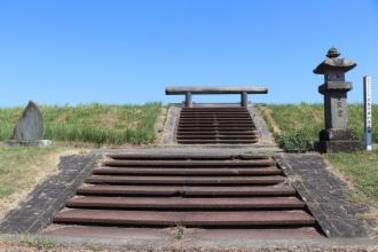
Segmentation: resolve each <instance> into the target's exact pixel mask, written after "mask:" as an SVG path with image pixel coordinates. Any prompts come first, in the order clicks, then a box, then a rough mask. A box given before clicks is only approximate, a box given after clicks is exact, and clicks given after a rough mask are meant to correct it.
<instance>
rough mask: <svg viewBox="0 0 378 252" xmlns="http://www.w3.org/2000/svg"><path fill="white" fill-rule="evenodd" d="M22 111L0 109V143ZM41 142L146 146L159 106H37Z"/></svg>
mask: <svg viewBox="0 0 378 252" xmlns="http://www.w3.org/2000/svg"><path fill="white" fill-rule="evenodd" d="M22 110H23V108H2V109H0V140H7V139H10V138H11V136H12V133H13V128H14V125H15V122H16V121H17V119H18V117H19V116H20V115H21V114H22ZM41 110H42V113H43V117H44V126H45V138H47V139H51V140H56V141H79V142H90V143H96V144H124V143H133V144H140V143H150V142H152V141H153V140H154V126H155V122H156V119H157V117H158V115H159V113H160V110H161V105H160V103H148V104H145V105H103V104H97V103H95V104H90V105H79V106H76V107H72V106H41Z"/></svg>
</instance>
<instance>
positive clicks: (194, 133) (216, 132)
mask: <svg viewBox="0 0 378 252" xmlns="http://www.w3.org/2000/svg"><path fill="white" fill-rule="evenodd" d="M177 135H180V136H185V135H188V136H190V135H212V136H216V135H221V136H228V135H245V136H248V135H254V136H257V135H258V132H257V131H255V130H247V131H217V130H207V131H183V130H178V131H177Z"/></svg>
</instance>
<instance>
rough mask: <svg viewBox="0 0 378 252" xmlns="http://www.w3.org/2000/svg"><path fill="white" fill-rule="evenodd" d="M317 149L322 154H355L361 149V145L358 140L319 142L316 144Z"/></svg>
mask: <svg viewBox="0 0 378 252" xmlns="http://www.w3.org/2000/svg"><path fill="white" fill-rule="evenodd" d="M316 149H317V151H319V152H321V153H333V152H354V151H357V150H360V149H361V144H360V142H359V141H357V140H349V141H319V142H317V143H316Z"/></svg>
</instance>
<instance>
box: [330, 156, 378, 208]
mask: <svg viewBox="0 0 378 252" xmlns="http://www.w3.org/2000/svg"><path fill="white" fill-rule="evenodd" d="M325 157H326V158H327V159H328V160H329V161H330V162H331V164H332V165H333V166H334V167H336V168H337V170H339V171H340V172H341V173H342V174H343V176H344V177H345V178H346V179H347V180H349V181H351V182H352V184H353V186H354V188H355V190H354V191H353V193H352V195H351V196H352V199H353V200H355V201H365V200H368V201H371V200H372V201H374V202H376V203H378V150H374V151H372V152H356V153H337V154H326V155H325Z"/></svg>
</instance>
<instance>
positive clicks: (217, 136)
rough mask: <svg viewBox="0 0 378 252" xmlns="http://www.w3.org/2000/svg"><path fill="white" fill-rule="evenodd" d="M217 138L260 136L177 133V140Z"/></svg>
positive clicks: (252, 137) (234, 138) (249, 138)
mask: <svg viewBox="0 0 378 252" xmlns="http://www.w3.org/2000/svg"><path fill="white" fill-rule="evenodd" d="M215 138H216V139H217V140H229V139H233V140H239V139H242V140H243V139H244V140H247V139H248V140H255V141H257V140H258V137H257V136H256V135H252V134H251V135H196V134H193V135H181V134H177V140H197V139H215Z"/></svg>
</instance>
